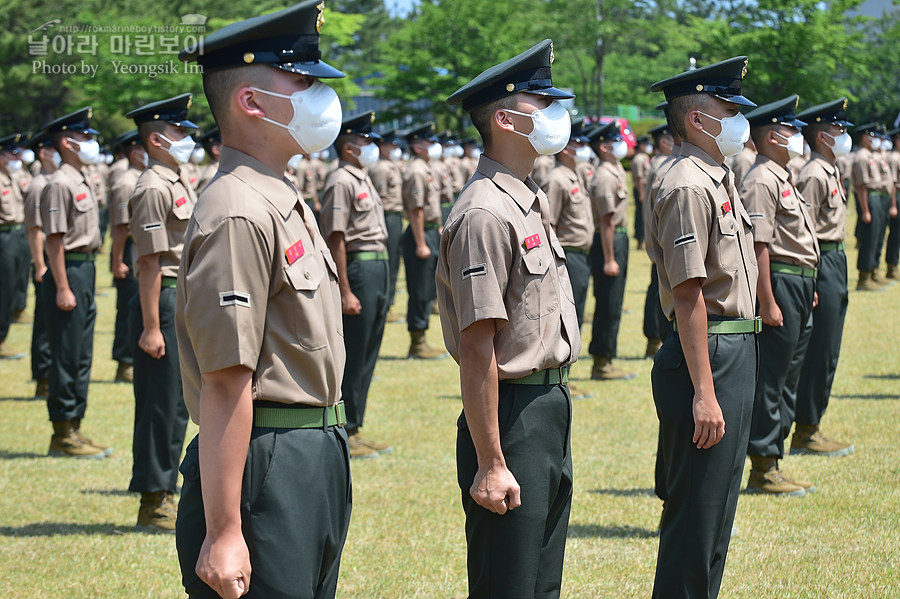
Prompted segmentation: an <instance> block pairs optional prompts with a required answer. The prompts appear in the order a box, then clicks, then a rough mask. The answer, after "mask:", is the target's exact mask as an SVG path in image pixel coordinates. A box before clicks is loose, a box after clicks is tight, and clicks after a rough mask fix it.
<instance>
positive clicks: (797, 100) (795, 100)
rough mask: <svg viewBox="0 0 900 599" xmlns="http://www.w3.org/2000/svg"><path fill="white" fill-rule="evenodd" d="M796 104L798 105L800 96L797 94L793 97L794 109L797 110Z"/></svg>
mask: <svg viewBox="0 0 900 599" xmlns="http://www.w3.org/2000/svg"><path fill="white" fill-rule="evenodd" d="M798 106H800V96H797V98H796V99H794V110H797V107H798Z"/></svg>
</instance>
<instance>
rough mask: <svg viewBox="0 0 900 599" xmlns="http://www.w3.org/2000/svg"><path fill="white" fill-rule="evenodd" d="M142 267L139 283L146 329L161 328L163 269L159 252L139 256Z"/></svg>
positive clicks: (140, 266) (142, 314)
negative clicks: (160, 294)
mask: <svg viewBox="0 0 900 599" xmlns="http://www.w3.org/2000/svg"><path fill="white" fill-rule="evenodd" d="M138 266H139V269H140V273H139V278H138V284H139V286H140V287H139V289H140V291H139V296H140V301H141V317H142V320H143V324H144V330H145V331H153V330H158V329H159V291H160V287H161V286H162V271H161V270H160V267H159V254H148V255H146V256H141V257H140V258H138Z"/></svg>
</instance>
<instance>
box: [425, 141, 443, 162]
mask: <svg viewBox="0 0 900 599" xmlns="http://www.w3.org/2000/svg"><path fill="white" fill-rule="evenodd" d="M443 153H444V148H443V147H441V144H439V143H437V142H434V143H433V144H431V145H430V146H428V159H429V160H437V159H438V158H440V157H441V155H442V154H443Z"/></svg>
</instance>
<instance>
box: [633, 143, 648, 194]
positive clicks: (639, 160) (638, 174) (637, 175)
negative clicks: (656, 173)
mask: <svg viewBox="0 0 900 599" xmlns="http://www.w3.org/2000/svg"><path fill="white" fill-rule="evenodd" d="M649 172H650V157H649V156H647V155H646V154H644V153H643V152H638V153H637V154H635V155H634V158H632V159H631V180H632V181H634V183H635V187H637V182H638V181H640V182H641V183H642V184H643V182H644V181H646V179H647V173H649ZM646 193H647V189H646V188H644V194H645V195H646ZM641 200H642V201H643V198H641Z"/></svg>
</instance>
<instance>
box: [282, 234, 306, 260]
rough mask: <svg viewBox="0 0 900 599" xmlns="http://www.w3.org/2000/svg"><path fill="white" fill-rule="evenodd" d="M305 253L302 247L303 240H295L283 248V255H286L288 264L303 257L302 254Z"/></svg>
mask: <svg viewBox="0 0 900 599" xmlns="http://www.w3.org/2000/svg"><path fill="white" fill-rule="evenodd" d="M305 253H306V250H305V249H304V248H303V241H302V240H299V239H298V240H297V243H295V244H294V245H292V246H291V247H289V248H288V249H286V250H284V255H285V257H287V261H288V265H291V264H293V263H294V262H296V261H297V260H299V259H300V258H302V257H303V254H305Z"/></svg>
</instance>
